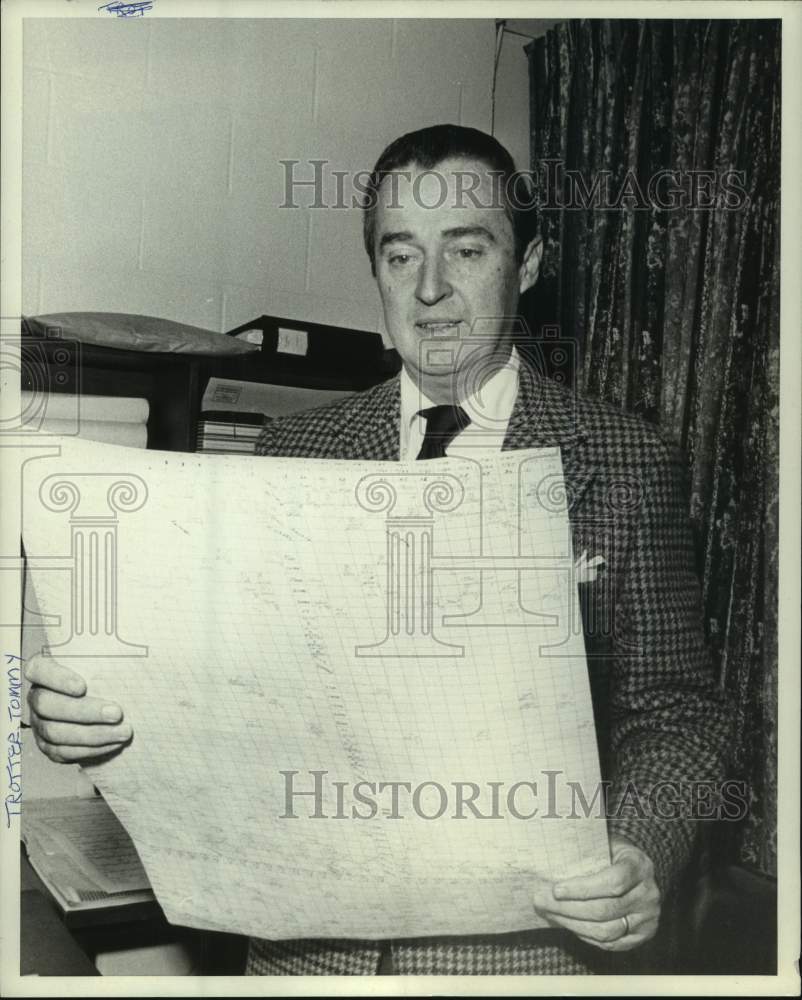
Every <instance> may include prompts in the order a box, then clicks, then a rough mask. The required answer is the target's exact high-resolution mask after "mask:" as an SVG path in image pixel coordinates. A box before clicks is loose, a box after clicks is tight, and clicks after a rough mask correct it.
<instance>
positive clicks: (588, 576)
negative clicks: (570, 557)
mask: <svg viewBox="0 0 802 1000" xmlns="http://www.w3.org/2000/svg"><path fill="white" fill-rule="evenodd" d="M602 566H604V557H603V556H594V557H593V558H592V559H588V550H587V549H585V551H584V552H583V553H582V555H581V556H580V557H579V558H578V559H577V560H576V562H575V563H574V575H575V577H576V582H577V583H593V581H594V580H595V579H596V573H597V572H598V571H599V569H601V567H602Z"/></svg>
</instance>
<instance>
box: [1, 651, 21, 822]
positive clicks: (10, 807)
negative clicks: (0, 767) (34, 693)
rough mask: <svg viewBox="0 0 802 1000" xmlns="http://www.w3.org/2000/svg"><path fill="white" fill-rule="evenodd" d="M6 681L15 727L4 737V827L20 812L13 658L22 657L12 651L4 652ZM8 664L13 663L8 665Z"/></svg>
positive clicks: (16, 673)
mask: <svg viewBox="0 0 802 1000" xmlns="http://www.w3.org/2000/svg"><path fill="white" fill-rule="evenodd" d="M5 656H6V664H7V666H6V681H7V682H8V706H7V711H8V719H9V722H11V723H12V725H13V723H14V721H15V720H16V723H17V725H16V728H15V729H12V730H11V732H10V733H9V734H8V736H7V737H6V743H7V747H6V757H7V761H6V779H7V780H6V789H7V793H6V797H5V807H6V829H7V830H8V829H9V828H10V827H11V819H12V817H13V816H20V815H21V814H22V735H21V731H20V723H19V720H20V719H21V718H22V674H21V672H20V668H19V666H17V664H15V663H14V661H15V660H17V661H19V662H20V663H21V662H22V658H21V657H19V656H15V655H14V654H13V653H6V654H5ZM8 664H14V665H13V666H8Z"/></svg>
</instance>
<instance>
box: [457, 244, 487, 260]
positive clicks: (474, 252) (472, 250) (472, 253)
mask: <svg viewBox="0 0 802 1000" xmlns="http://www.w3.org/2000/svg"><path fill="white" fill-rule="evenodd" d="M457 254H458V255H459V256H460V258H461V259H462V260H472V259H473V258H475V257H481V256H482V250H481V249H480V248H479V247H460V248H459V249H458V250H457Z"/></svg>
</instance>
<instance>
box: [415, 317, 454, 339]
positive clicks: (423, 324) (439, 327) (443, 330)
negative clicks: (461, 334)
mask: <svg viewBox="0 0 802 1000" xmlns="http://www.w3.org/2000/svg"><path fill="white" fill-rule="evenodd" d="M459 324H460V321H459V320H458V319H426V320H418V322H417V323H416V324H415V326H416V327H417V329H418V330H421V331H422V332H423V333H425V334H427V335H429V336H434V337H436V336H438V335H442V334H448V333H456V332H457V330H458V329H459Z"/></svg>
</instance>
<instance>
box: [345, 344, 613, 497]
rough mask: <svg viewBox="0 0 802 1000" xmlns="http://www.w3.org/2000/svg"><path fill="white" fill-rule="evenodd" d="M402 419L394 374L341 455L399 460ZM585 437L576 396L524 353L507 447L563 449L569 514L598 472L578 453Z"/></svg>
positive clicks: (373, 397)
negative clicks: (528, 360)
mask: <svg viewBox="0 0 802 1000" xmlns="http://www.w3.org/2000/svg"><path fill="white" fill-rule="evenodd" d="M400 423H401V380H400V376H398V375H396V376H395V377H394V378H391V379H389V380H388V381H387V382H384V383H382V385H380V386H377V387H376V389H374V390H372V391H371V392H370V393H369V394H366V398H365V408H364V410H363V411H362V412H361V413H360V419H359V421H358V422H356V423H355V425H354V427H353V428H352V431H351V433H350V434H349V435H348V436H347V438H346V440H345V441H344V442H343V457H345V458H352V459H364V458H370V459H372V460H374V461H387V462H393V461H396V462H397V461H398V460H399V458H400V438H399V427H400ZM586 436H587V433H586V430H585V427H584V426H583V424H582V422H581V420H580V417H579V409H578V407H577V405H576V400H575V398H574V396H573V395H572V394H571V393H570V392H566V391H565V390H564V389H561V388H560V387H559V386H557V385H556V384H555V383H554V382H552V381H550V380H549V379H547V378H544V377H543V376H541V375H537V374H536V373H535V372H534V371H533V370H532V368H531V366H530V365H528V364H527V363H526V360H525V358H523V357H522V359H521V366H520V369H519V386H518V396H517V399H516V401H515V406H514V407H513V411H512V415H511V416H510V422H509V426H508V427H507V434H506V436H505V438H504V446H503V447H504V451H510V450H513V449H516V448H555V447H557V448H559V449H560V453H561V455H562V465H563V475H564V477H565V486H566V492H567V497H568V510H569V513H571V514H573V513H574V512H575V511H576V508H577V505H578V504H579V502H580V500H581V498H582V496H583V494H584V493H585V490H586V489H587V487H588V484H589V483H590V482H591V480H592V479H593V476H594V474H595V470H594V469H593V467H592V466H589V465H588V463H587V462H586V461H582V459H581V456H580V454H579V453H580V452H581V450H582V448H581V445H582V442H583V441H584V440H585V438H586Z"/></svg>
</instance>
